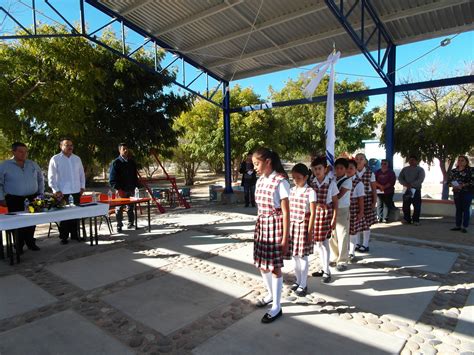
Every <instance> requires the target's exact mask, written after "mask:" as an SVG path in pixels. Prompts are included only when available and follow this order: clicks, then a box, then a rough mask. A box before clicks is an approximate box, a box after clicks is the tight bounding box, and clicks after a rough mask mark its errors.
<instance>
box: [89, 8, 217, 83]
mask: <svg viewBox="0 0 474 355" xmlns="http://www.w3.org/2000/svg"><path fill="white" fill-rule="evenodd" d="M85 2H87V3H88V4H90V5H92V6H93V7H95V8H96V9H98V10H100V11H101V12H103V13H105V14H107V15H109V16H110V17H115V18H117V19H118V20H119V21H123V23H124V24H125V26H127V27H128V28H130V29H131V30H133V31H135V32H136V33H138V34H140V35H142V36H143V37H147V38H153V42H155V43H157V44H158V45H159V46H160V47H161V48H164V49H165V50H166V51H167V52H170V53H173V54H176V55H178V56H179V57H181V58H183V59H184V60H185V61H186V62H187V63H188V64H190V65H191V66H193V67H195V68H197V69H201V70H202V71H204V72H206V73H208V74H209V76H210V77H212V78H214V79H215V80H217V81H222V80H223V79H222V78H221V77H220V76H218V75H217V74H215V73H213V72H212V71H210V70H208V69H207V68H205V67H203V66H202V65H200V64H199V63H197V62H195V61H194V60H192V59H191V58H189V57H187V56H186V55H184V54H182V53H180V52H179V51H178V50H173V49H172V47H171V46H170V45H169V44H167V43H165V42H163V41H162V40H160V39H159V38H157V37H155V36H153V35H152V34H151V33H149V32H147V31H145V30H144V29H143V28H141V27H139V26H136V25H135V24H133V23H132V22H130V21H128V20H127V19H125V18H124V17H122V16H121V15H120V14H118V13H117V12H115V11H113V10H112V9H110V8H108V7H107V6H105V5H103V4H101V3H100V2H99V1H97V0H85Z"/></svg>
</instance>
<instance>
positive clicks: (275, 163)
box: [271, 151, 288, 178]
mask: <svg viewBox="0 0 474 355" xmlns="http://www.w3.org/2000/svg"><path fill="white" fill-rule="evenodd" d="M271 159H272V168H273V170H275V171H276V172H277V173H278V174H280V175H283V176H284V177H286V178H288V174H287V173H286V171H285V168H284V167H283V164H282V163H281V160H280V156H279V155H278V153H277V152H273V151H272V157H271Z"/></svg>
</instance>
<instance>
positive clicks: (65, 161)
mask: <svg viewBox="0 0 474 355" xmlns="http://www.w3.org/2000/svg"><path fill="white" fill-rule="evenodd" d="M59 147H60V148H61V152H60V153H59V154H56V155H55V156H53V157H52V158H51V160H50V161H49V168H48V183H49V186H50V187H51V189H52V190H53V193H54V194H55V195H56V196H58V197H62V198H64V199H65V200H66V202H67V201H68V200H69V196H72V197H73V198H74V204H75V205H78V204H79V203H80V198H81V195H82V193H83V192H84V189H85V186H86V178H85V175H84V167H83V166H82V161H81V158H79V157H78V156H77V155H75V154H73V153H72V151H73V149H74V146H73V144H72V141H71V139H69V138H63V139H61V140H60V142H59ZM78 231H79V220H77V219H74V220H69V221H63V222H61V223H60V224H59V238H60V239H61V243H62V244H67V243H68V237H69V235H71V239H76V240H79V234H78Z"/></svg>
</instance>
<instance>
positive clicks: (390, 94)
mask: <svg viewBox="0 0 474 355" xmlns="http://www.w3.org/2000/svg"><path fill="white" fill-rule="evenodd" d="M396 48H397V47H395V46H393V47H392V48H391V50H390V53H389V56H388V65H387V66H388V72H389V74H388V76H389V79H390V82H391V84H390V85H388V87H387V89H388V91H387V110H386V112H385V114H386V121H385V156H386V159H387V160H388V164H389V165H390V167H393V155H394V154H395V138H394V131H395V85H394V83H395V72H396V58H397V55H396Z"/></svg>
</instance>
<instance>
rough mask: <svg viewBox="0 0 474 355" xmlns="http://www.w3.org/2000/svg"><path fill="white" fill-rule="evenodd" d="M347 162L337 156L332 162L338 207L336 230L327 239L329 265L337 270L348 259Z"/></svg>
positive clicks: (345, 266) (348, 195) (348, 185)
mask: <svg viewBox="0 0 474 355" xmlns="http://www.w3.org/2000/svg"><path fill="white" fill-rule="evenodd" d="M347 167H348V162H347V159H346V158H339V159H337V160H336V161H335V162H334V172H335V175H336V186H337V189H338V190H339V194H338V195H337V198H338V201H339V202H338V209H337V219H336V230H335V233H334V235H333V237H332V238H331V240H330V241H329V246H330V247H331V260H332V261H331V262H330V263H329V266H333V267H334V266H335V267H336V269H337V270H338V271H345V270H346V269H347V262H348V261H349V206H350V202H351V197H350V195H351V188H352V182H351V180H350V179H349V178H348V177H347V176H346V169H347Z"/></svg>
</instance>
